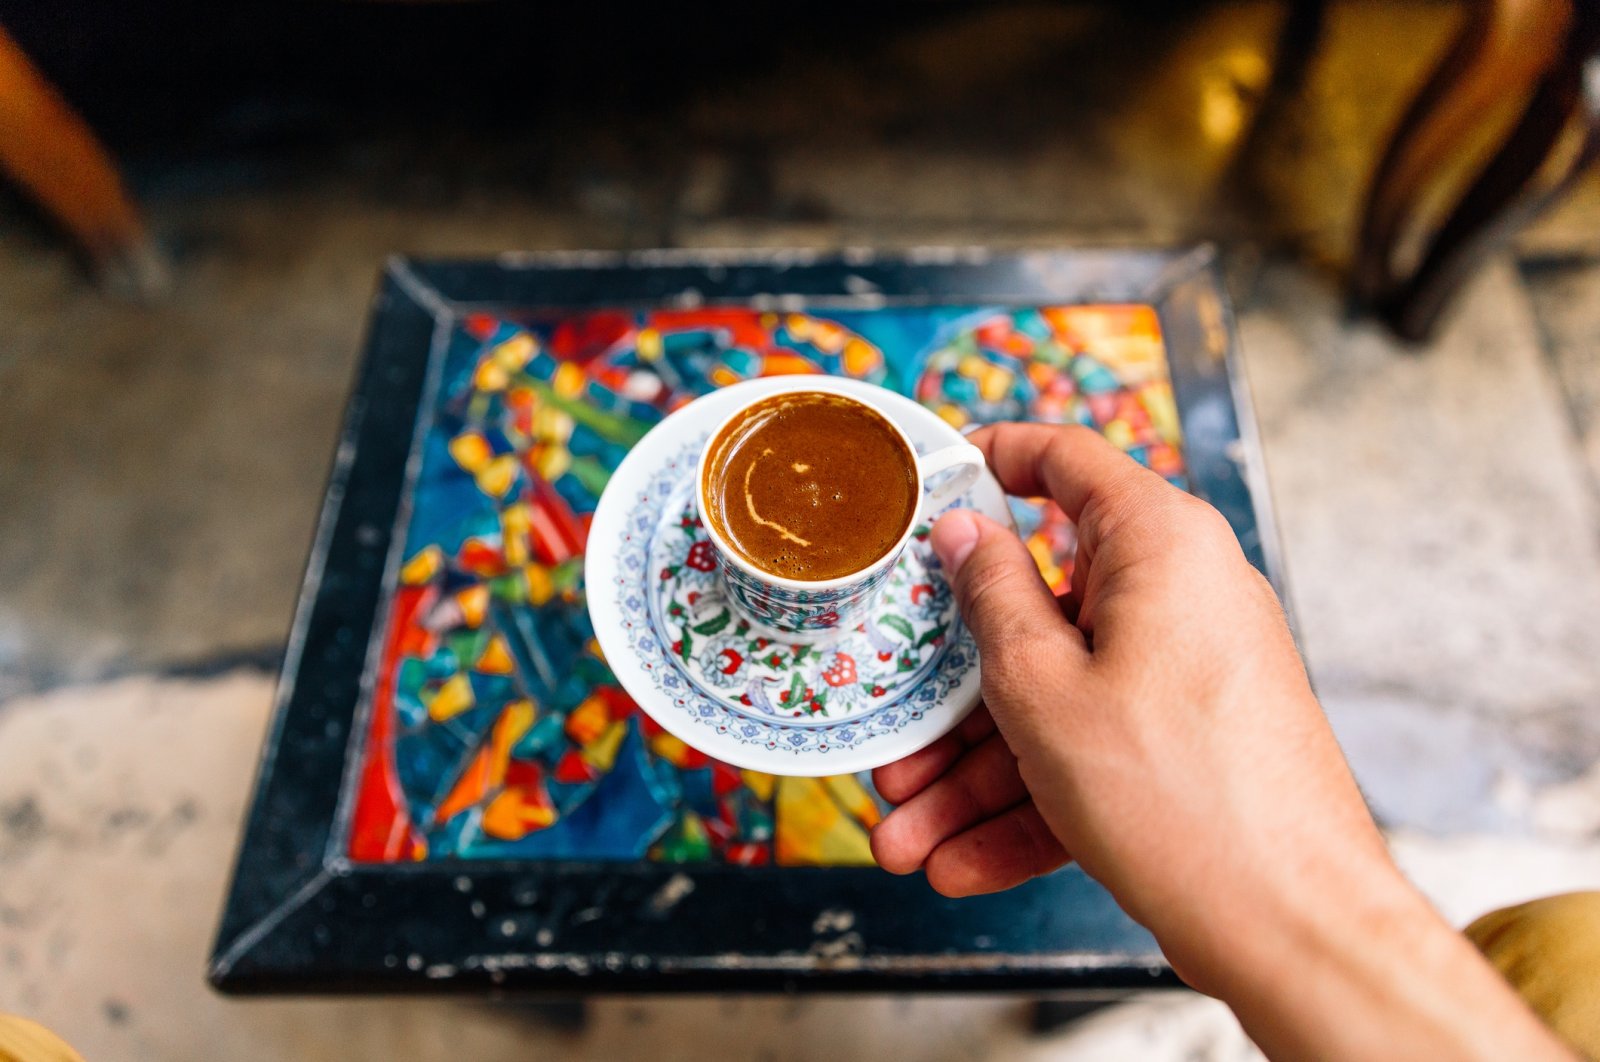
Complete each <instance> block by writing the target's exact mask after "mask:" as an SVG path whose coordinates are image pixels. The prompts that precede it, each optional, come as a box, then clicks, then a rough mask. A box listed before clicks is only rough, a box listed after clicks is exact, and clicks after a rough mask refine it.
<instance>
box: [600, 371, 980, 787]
mask: <svg viewBox="0 0 1600 1062" xmlns="http://www.w3.org/2000/svg"><path fill="white" fill-rule="evenodd" d="M833 382H834V383H837V384H838V385H840V386H841V387H843V388H844V389H845V390H847V391H855V390H859V391H860V393H861V394H862V396H863V397H865V398H868V399H870V400H872V401H874V402H875V403H877V404H878V406H879V407H880V408H882V409H884V410H885V411H886V412H888V413H889V414H890V415H891V416H893V417H894V418H895V419H896V420H897V421H898V422H899V424H900V426H901V427H903V428H904V429H905V431H906V434H907V435H909V436H910V438H911V440H912V442H913V443H915V444H916V446H917V448H918V450H919V451H923V452H928V451H932V450H935V449H938V448H939V447H942V446H945V445H948V444H949V443H950V442H952V441H953V440H955V439H957V438H959V436H958V435H957V434H956V432H955V431H954V429H952V428H950V427H949V426H948V425H947V424H945V423H944V421H942V420H940V419H939V418H938V417H937V416H936V415H934V414H933V413H931V412H929V411H928V410H926V409H924V408H923V407H922V406H920V405H918V404H916V403H915V402H913V401H911V400H910V399H907V398H904V397H902V396H900V395H897V394H892V393H889V392H885V391H884V390H882V389H881V388H877V387H874V386H872V385H870V384H862V383H857V382H855V381H851V380H838V379H835V380H834V381H833ZM781 385H782V381H781V380H779V379H768V380H752V381H750V382H747V383H741V384H735V385H733V386H731V387H727V388H723V389H722V390H720V391H716V392H713V393H712V394H709V395H706V396H705V397H703V398H700V399H697V400H696V401H694V402H693V403H691V404H690V405H688V406H685V407H684V408H683V409H680V410H679V411H677V412H676V413H674V414H672V415H671V416H669V417H668V418H667V419H665V420H663V421H662V422H661V423H660V424H658V425H656V426H655V428H653V429H652V430H651V431H650V433H649V434H648V435H646V436H645V437H644V438H643V439H642V440H640V442H639V443H638V444H637V445H636V446H635V447H634V448H633V449H632V450H631V451H630V452H629V454H628V456H627V457H626V458H625V459H624V460H623V462H622V463H621V465H619V466H618V468H617V470H616V471H615V472H614V473H613V474H612V476H611V480H610V482H609V483H608V484H607V486H606V489H605V493H604V494H603V495H602V496H601V498H600V503H599V506H598V507H597V508H596V510H595V514H594V521H593V523H592V524H591V526H590V529H589V539H588V547H587V560H586V570H585V582H586V585H587V587H588V602H589V615H590V618H591V619H592V620H593V623H594V630H595V637H596V638H597V639H598V641H599V643H600V648H601V651H602V652H603V653H604V654H605V658H606V662H607V663H608V664H609V665H610V667H611V670H612V671H613V673H615V675H616V676H617V680H618V681H619V682H621V683H622V686H623V688H625V689H626V690H627V691H628V693H629V695H630V696H632V697H633V699H634V700H635V701H636V702H638V705H639V707H640V708H641V709H642V710H643V711H644V712H645V713H646V714H647V715H649V716H650V717H651V718H652V719H654V720H655V721H656V722H657V723H659V724H660V725H661V726H662V727H663V728H664V729H666V730H667V731H668V732H669V733H671V734H672V735H673V736H675V737H677V738H679V739H680V740H682V741H684V742H685V743H687V744H689V745H691V746H693V747H694V748H697V749H699V750H700V751H702V752H704V753H706V754H707V755H710V756H714V757H716V758H717V759H720V760H723V761H725V762H727V763H731V764H734V765H736V766H739V767H745V768H749V769H752V770H758V771H765V772H768V773H771V774H783V775H827V774H849V773H853V772H856V771H863V770H870V769H871V768H873V767H877V766H880V765H882V764H885V763H890V762H893V761H894V760H898V759H900V758H901V757H903V756H906V755H908V754H910V753H912V752H915V751H916V750H917V749H920V748H922V747H924V746H925V745H928V744H930V743H931V742H933V741H935V740H936V739H938V738H939V737H940V736H942V735H943V734H944V733H946V732H947V731H948V730H950V728H951V727H953V726H954V725H955V724H956V723H957V722H959V721H960V720H961V718H962V717H963V716H965V715H966V713H967V712H968V711H970V710H971V708H972V706H973V705H974V704H976V703H977V700H978V683H979V673H978V654H977V650H976V648H975V647H974V645H973V642H972V636H971V634H970V633H969V632H968V631H967V630H966V629H965V628H964V627H963V626H962V625H961V622H960V617H959V615H958V614H957V611H956V606H955V601H954V598H953V596H952V595H951V593H950V588H949V585H948V584H947V583H946V582H945V580H944V577H943V574H942V573H941V572H940V571H939V562H938V559H937V558H936V557H935V556H934V555H933V551H932V550H931V549H930V548H929V546H928V543H927V537H928V534H927V522H924V523H923V524H921V525H919V526H918V528H917V529H916V532H915V533H914V537H913V538H912V541H911V545H910V547H909V548H908V549H907V550H906V552H905V554H904V555H903V556H902V557H901V559H900V561H899V562H898V563H897V564H896V567H895V570H894V572H893V574H892V575H891V576H890V578H889V580H888V583H887V584H886V586H885V588H884V590H883V593H882V594H881V596H880V597H879V599H878V602H877V603H876V605H875V607H874V608H873V610H872V612H871V614H870V616H869V617H868V619H867V620H866V621H865V622H863V623H861V624H859V625H858V626H856V627H855V628H854V629H850V630H845V631H841V632H840V633H839V634H838V636H837V637H835V638H833V639H830V640H828V641H824V642H820V643H818V642H811V643H800V642H788V641H786V640H783V639H781V638H773V637H771V636H769V635H767V634H764V633H763V632H761V631H756V630H752V629H751V626H750V624H749V623H748V622H747V621H746V620H744V619H743V618H742V617H741V615H740V613H739V612H738V611H737V610H735V609H734V608H732V607H731V605H730V604H729V602H728V600H727V595H726V593H725V592H724V590H723V588H722V584H721V581H720V580H719V579H718V577H717V572H716V562H715V560H714V558H713V556H712V552H711V545H710V541H709V540H708V539H707V537H706V534H705V531H704V529H703V528H702V527H701V525H700V522H699V520H698V517H697V514H696V513H695V507H694V471H695V465H696V462H697V460H698V458H699V455H700V450H701V448H702V447H703V446H704V445H705V440H706V432H707V431H708V430H709V428H710V426H711V425H714V424H716V423H718V422H720V421H721V420H722V418H723V417H725V416H726V415H727V414H728V413H729V412H731V411H732V410H733V409H734V408H735V407H736V406H738V405H740V404H743V403H745V402H748V401H750V400H752V399H753V398H756V397H759V396H760V395H761V394H763V393H765V392H767V391H770V390H774V389H776V388H777V387H778V386H781ZM959 504H961V505H963V506H965V507H968V508H972V509H976V510H978V511H980V512H982V513H985V514H986V515H988V516H990V517H991V518H993V519H995V520H999V521H1001V522H1003V523H1009V522H1010V515H1009V512H1008V509H1007V505H1006V500H1005V495H1004V493H1003V492H1002V491H1001V489H1000V486H999V484H998V483H996V482H995V481H994V479H993V478H992V477H990V476H988V475H984V476H983V477H982V478H981V479H980V480H979V481H978V483H977V484H975V485H974V487H973V488H972V489H971V490H970V491H969V492H968V494H967V496H966V497H964V498H963V499H961V501H960V502H959Z"/></svg>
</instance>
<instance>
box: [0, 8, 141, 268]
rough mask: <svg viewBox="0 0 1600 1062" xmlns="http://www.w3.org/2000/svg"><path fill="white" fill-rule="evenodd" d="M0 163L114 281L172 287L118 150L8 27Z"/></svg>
mask: <svg viewBox="0 0 1600 1062" xmlns="http://www.w3.org/2000/svg"><path fill="white" fill-rule="evenodd" d="M0 169H3V170H4V171H5V172H6V173H7V174H9V175H10V176H11V178H12V180H14V181H15V182H16V183H17V184H18V185H19V186H21V188H22V189H23V191H24V192H26V193H27V194H28V195H29V196H30V197H31V198H32V199H33V200H34V201H35V202H36V203H38V205H39V206H40V207H41V208H42V209H43V210H44V211H45V213H46V214H48V215H49V216H50V217H51V218H52V219H54V220H55V222H56V223H57V224H59V225H60V226H61V227H62V229H64V230H65V231H66V232H67V233H68V235H70V236H71V237H72V238H73V240H74V241H76V243H77V245H78V247H79V248H80V249H81V250H82V251H83V253H84V255H85V256H86V257H87V258H88V261H89V265H90V267H91V268H92V269H93V270H94V271H95V273H96V274H97V275H98V276H99V277H100V278H101V280H102V282H103V283H105V284H106V285H107V286H108V287H110V288H112V289H116V290H118V291H119V292H120V293H124V294H128V295H133V296H138V297H149V296H154V295H158V294H160V292H161V291H162V290H164V288H165V286H166V270H165V267H164V265H163V263H162V261H161V258H160V256H159V255H158V254H157V253H156V252H155V250H154V249H153V245H152V244H151V242H150V240H149V238H148V237H147V236H146V234H145V230H144V226H143V224H142V223H141V222H140V220H139V215H138V212H137V211H136V210H135V208H134V205H133V202H132V200H130V199H129V197H128V194H127V192H126V191H125V190H124V188H123V185H122V179H121V177H120V176H119V174H118V173H117V168H116V164H115V163H114V162H113V161H112V159H111V156H110V154H109V153H108V152H107V151H106V150H105V148H104V147H102V146H101V144H100V142H99V141H98V140H97V139H96V138H95V135H94V133H93V132H92V131H91V130H90V129H89V127H88V126H87V125H86V124H85V123H84V121H83V119H82V118H80V117H79V116H78V114H77V113H76V112H75V111H73V109H72V108H71V107H70V106H69V105H68V104H67V102H66V101H65V100H63V99H62V98H61V96H60V95H59V94H58V93H57V92H56V90H55V88H54V87H53V86H51V84H50V83H49V82H48V81H47V80H45V78H44V76H43V75H42V74H40V73H39V71H38V70H37V69H36V68H35V67H34V65H33V63H32V62H31V61H29V59H28V57H27V55H26V54H25V53H24V52H23V51H22V49H21V48H20V47H19V46H18V45H17V43H16V41H14V40H13V39H12V38H11V37H10V36H9V35H8V34H7V33H6V32H5V30H4V28H0Z"/></svg>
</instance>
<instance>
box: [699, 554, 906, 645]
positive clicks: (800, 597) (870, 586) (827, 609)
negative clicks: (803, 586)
mask: <svg viewBox="0 0 1600 1062" xmlns="http://www.w3.org/2000/svg"><path fill="white" fill-rule="evenodd" d="M705 544H706V545H707V546H710V545H711V543H710V542H709V541H707V542H706V543H705ZM892 571H893V569H892V568H881V569H879V570H878V571H876V572H873V573H872V574H871V575H868V576H866V577H865V578H863V579H858V580H856V581H855V582H853V583H850V584H848V585H846V586H839V587H834V588H832V589H829V590H791V589H789V588H787V587H783V586H776V585H774V584H772V583H768V582H763V581H762V580H760V579H757V578H754V577H752V576H751V575H749V574H748V573H747V572H744V571H742V570H740V569H739V568H736V567H734V566H733V565H731V564H728V565H724V566H723V573H722V577H723V579H724V580H725V581H726V583H727V590H728V593H729V595H730V596H731V597H732V598H733V600H734V603H735V604H737V605H738V606H739V607H740V608H742V609H744V611H745V614H746V615H747V616H749V617H750V618H752V619H754V620H756V621H758V622H760V623H763V624H766V625H767V626H769V627H772V628H774V629H775V630H777V631H780V632H781V631H803V632H808V633H809V632H825V631H831V630H834V629H836V628H841V627H844V626H845V625H846V624H848V623H850V622H851V621H852V620H855V619H856V618H858V617H859V616H860V614H861V613H862V611H863V610H864V608H865V607H866V605H867V603H868V602H870V601H871V600H872V598H873V596H874V595H876V594H877V593H878V591H879V590H880V589H882V587H883V585H884V583H886V582H887V581H888V579H889V575H890V572H892Z"/></svg>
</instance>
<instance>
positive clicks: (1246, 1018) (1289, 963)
mask: <svg viewBox="0 0 1600 1062" xmlns="http://www.w3.org/2000/svg"><path fill="white" fill-rule="evenodd" d="M1325 885H1326V886H1327V887H1326V888H1324V889H1319V890H1318V893H1317V894H1315V895H1314V896H1311V897H1306V898H1305V899H1304V900H1297V899H1295V898H1292V897H1291V898H1290V900H1291V903H1292V904H1293V909H1292V910H1285V911H1279V912H1275V913H1272V912H1266V911H1264V912H1262V914H1263V916H1264V918H1263V923H1264V926H1263V928H1265V925H1270V924H1271V923H1270V922H1269V921H1267V919H1269V918H1273V917H1277V918H1279V919H1280V921H1279V922H1278V929H1277V930H1276V931H1275V932H1272V933H1270V934H1268V933H1265V932H1263V933H1262V934H1260V944H1259V946H1256V947H1252V948H1249V949H1247V950H1248V951H1249V952H1251V953H1252V954H1251V956H1250V958H1249V961H1248V962H1247V963H1243V964H1239V966H1240V967H1242V968H1243V972H1242V973H1241V974H1239V975H1237V976H1233V977H1224V978H1222V979H1221V981H1220V983H1219V988H1220V989H1221V991H1219V995H1222V997H1223V999H1224V1000H1225V1002H1227V1003H1228V1004H1229V1006H1231V1007H1232V1008H1233V1010H1234V1012H1235V1013H1236V1014H1237V1015H1238V1016H1239V1019H1240V1022H1241V1023H1242V1024H1243V1025H1244V1028H1245V1030H1246V1031H1247V1032H1248V1033H1249V1034H1250V1036H1251V1038H1252V1039H1254V1040H1255V1041H1256V1043H1258V1044H1259V1045H1260V1046H1261V1048H1262V1049H1263V1050H1264V1051H1266V1053H1267V1054H1268V1055H1269V1056H1270V1057H1272V1058H1275V1059H1300V1058H1324V1059H1371V1058H1426V1059H1456V1058H1463V1059H1485V1060H1488V1059H1508V1058H1516V1059H1528V1060H1539V1059H1570V1058H1572V1057H1573V1056H1572V1055H1571V1054H1570V1053H1569V1052H1568V1051H1567V1050H1566V1049H1565V1048H1564V1047H1563V1046H1562V1045H1561V1044H1560V1042H1559V1041H1557V1040H1556V1038H1555V1037H1554V1036H1553V1034H1551V1033H1550V1032H1549V1031H1548V1030H1546V1029H1545V1028H1544V1026H1542V1025H1541V1024H1540V1023H1539V1021H1538V1019H1537V1018H1535V1017H1534V1015H1533V1013H1532V1012H1531V1011H1529V1010H1528V1009H1527V1007H1526V1006H1524V1005H1523V1003H1522V1000H1521V999H1520V998H1518V997H1517V995H1516V994H1515V993H1514V992H1513V991H1512V990H1511V988H1510V986H1508V985H1507V984H1506V983H1505V981H1504V980H1502V979H1501V977H1500V976H1499V974H1497V973H1496V972H1495V971H1494V970H1493V969H1492V968H1491V967H1490V966H1489V965H1488V963H1487V962H1485V961H1484V960H1483V958H1482V957H1481V956H1480V955H1479V954H1478V953H1477V951H1476V950H1474V949H1473V947H1472V946H1471V944H1469V943H1468V942H1467V941H1466V939H1465V938H1463V937H1462V936H1461V935H1460V934H1459V933H1456V932H1455V931H1454V930H1452V929H1451V928H1450V926H1449V925H1448V924H1446V923H1445V922H1444V921H1443V919H1442V918H1440V917H1439V915H1438V914H1437V913H1436V912H1435V911H1434V910H1433V909H1432V908H1431V907H1430V906H1429V905H1428V903H1427V901H1426V900H1424V899H1423V898H1422V896H1421V895H1420V894H1418V893H1417V892H1416V891H1415V890H1414V889H1413V888H1412V887H1411V886H1410V885H1409V883H1407V882H1405V881H1404V879H1402V878H1401V877H1400V875H1399V874H1398V872H1392V873H1391V872H1389V871H1386V869H1385V868H1383V867H1374V868H1367V869H1365V870H1362V871H1352V872H1351V873H1350V874H1348V875H1341V876H1340V879H1339V880H1337V881H1334V882H1326V883H1325ZM1236 968H1238V967H1236Z"/></svg>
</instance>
